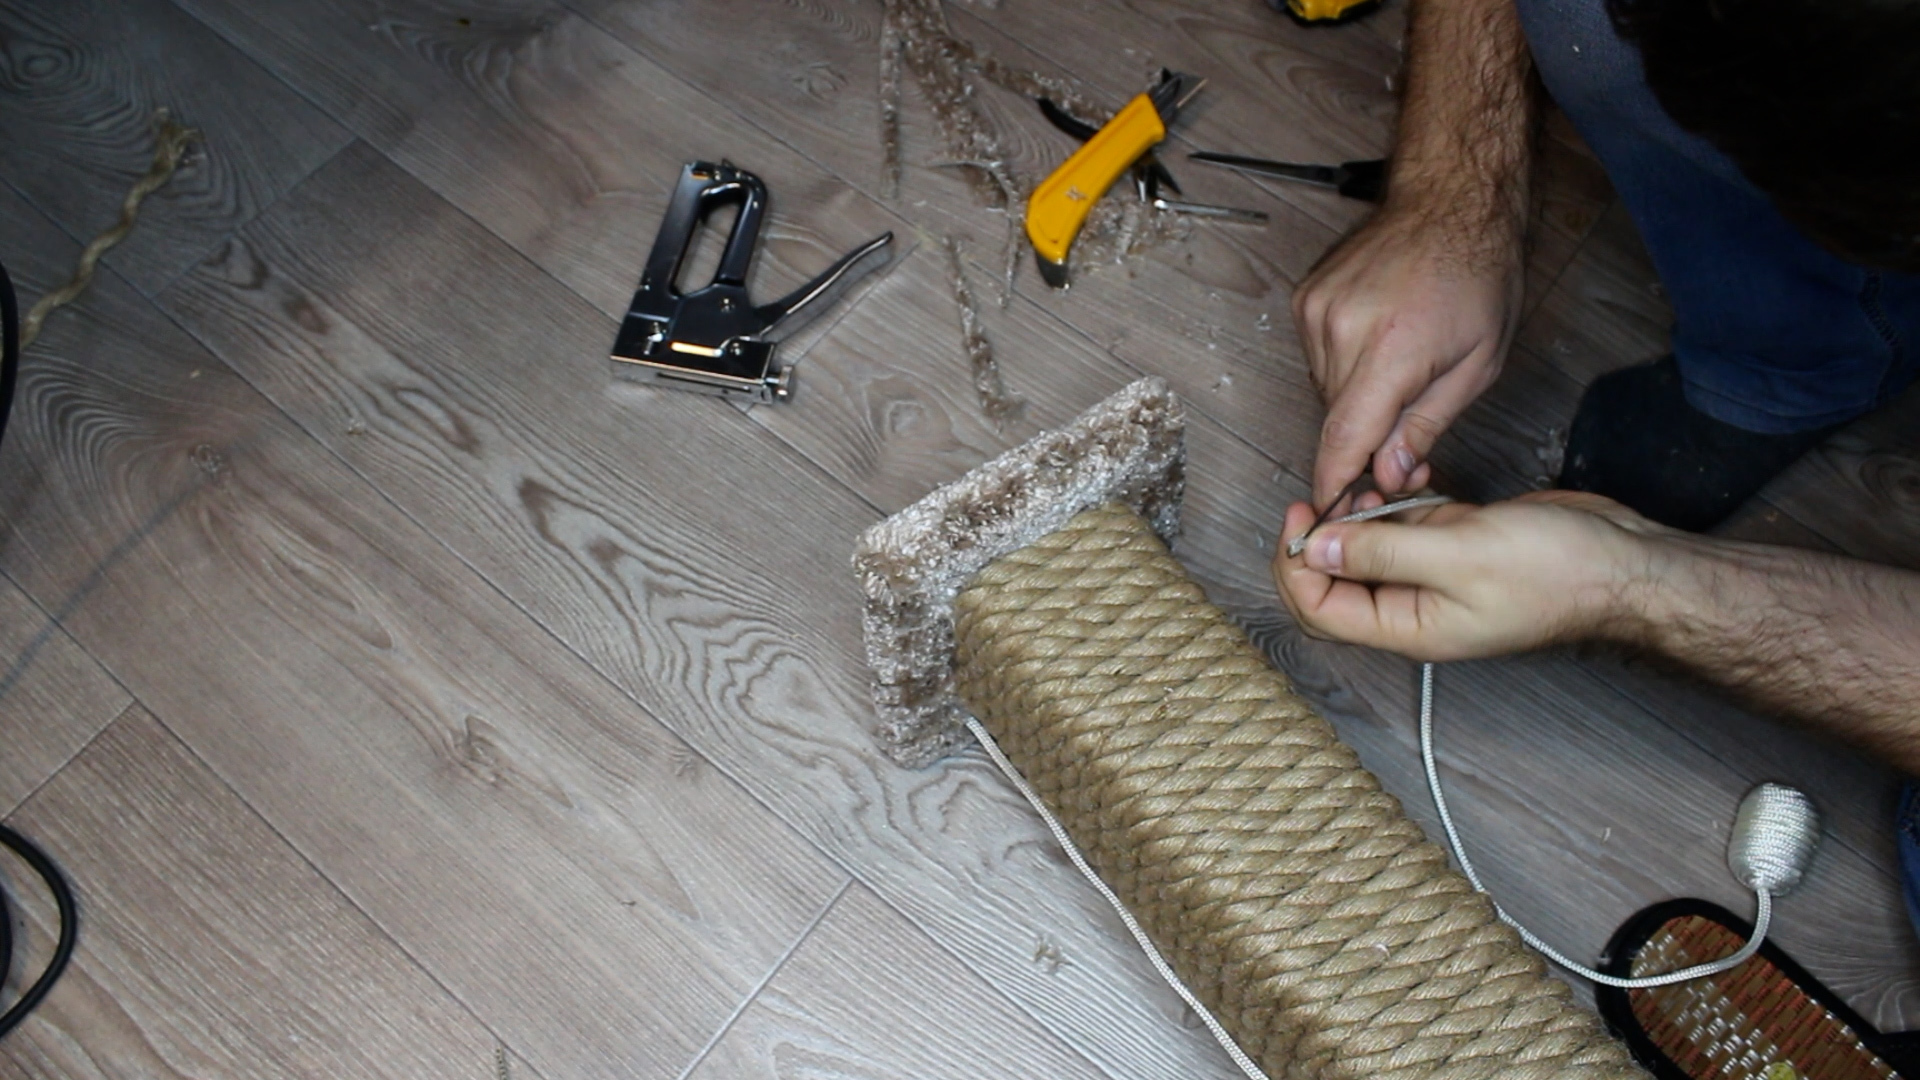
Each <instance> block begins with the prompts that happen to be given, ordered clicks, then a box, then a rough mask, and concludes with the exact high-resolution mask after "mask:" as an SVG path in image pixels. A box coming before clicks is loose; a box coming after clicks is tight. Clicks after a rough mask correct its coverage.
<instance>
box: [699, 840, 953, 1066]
mask: <svg viewBox="0 0 1920 1080" xmlns="http://www.w3.org/2000/svg"><path fill="white" fill-rule="evenodd" d="M816 850H817V849H816ZM842 869H843V871H844V869H845V868H844V867H843V868H842ZM855 880H856V879H855V877H854V876H853V875H852V874H850V873H849V874H847V879H846V880H845V881H842V882H841V883H840V887H839V888H838V889H836V890H834V893H833V895H832V896H831V897H829V898H828V899H827V902H826V903H824V904H822V905H820V910H819V911H817V912H815V913H814V916H813V918H812V919H811V920H810V921H809V922H808V923H807V925H806V926H805V927H803V928H802V929H801V931H800V934H799V936H798V937H796V938H794V939H793V944H791V945H788V946H787V950H786V951H785V952H783V953H781V954H780V958H779V959H778V960H775V961H774V962H773V966H772V967H770V968H768V969H767V973H766V975H764V976H762V977H761V979H760V981H759V983H757V984H755V986H754V988H753V989H752V990H750V991H748V992H747V996H746V997H744V998H742V999H740V1004H738V1005H736V1006H734V1008H733V1012H731V1013H729V1014H727V1018H726V1019H725V1020H723V1021H721V1022H720V1026H719V1028H717V1029H715V1031H714V1033H713V1036H712V1037H711V1038H709V1039H708V1040H707V1042H706V1045H704V1046H702V1047H701V1048H700V1051H699V1053H696V1054H694V1055H693V1060H692V1061H689V1062H687V1067H686V1068H684V1069H681V1070H680V1074H679V1075H678V1076H676V1077H675V1078H674V1080H687V1077H689V1076H692V1075H693V1071H694V1070H695V1069H697V1068H699V1067H700V1063H701V1062H702V1061H705V1060H706V1059H707V1055H708V1054H711V1053H712V1052H713V1048H714V1047H715V1046H718V1045H719V1044H720V1040H721V1039H724V1038H726V1036H727V1032H729V1031H731V1030H733V1025H734V1024H736V1023H738V1022H739V1020H740V1017H742V1016H744V1015H745V1014H746V1011H747V1009H748V1008H750V1007H751V1006H752V1005H753V1003H754V1001H755V1000H757V999H758V998H759V997H760V992H761V991H763V990H765V989H766V988H767V986H768V984H770V983H772V982H773V980H774V977H775V976H776V975H779V974H780V969H781V968H784V967H786V966H787V961H788V960H791V959H792V958H793V954H794V953H797V952H799V951H800V946H801V945H804V944H805V943H806V941H807V939H808V938H810V937H812V936H813V931H814V929H815V928H816V927H818V926H819V925H820V923H821V922H822V921H823V920H824V919H826V917H827V914H828V912H831V911H832V910H833V908H834V905H836V904H838V903H839V902H840V898H841V897H843V896H845V895H846V894H847V890H848V889H851V888H853V883H854V881H855ZM969 970H971V969H969Z"/></svg>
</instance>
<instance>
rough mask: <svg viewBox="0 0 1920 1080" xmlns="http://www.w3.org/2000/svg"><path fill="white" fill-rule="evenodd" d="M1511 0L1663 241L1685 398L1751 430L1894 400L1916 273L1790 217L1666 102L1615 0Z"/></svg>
mask: <svg viewBox="0 0 1920 1080" xmlns="http://www.w3.org/2000/svg"><path fill="white" fill-rule="evenodd" d="M1516 2H1517V5H1518V7H1519V11H1520V19H1521V23H1522V25H1523V26H1524V27H1525V29H1526V34H1527V41H1528V43H1529V44H1530V45H1531V46H1532V51H1533V59H1534V64H1535V66H1536V67H1538V68H1539V71H1540V76H1541V79H1542V80H1543V81H1544V82H1545V83H1546V85H1547V90H1548V91H1549V92H1550V93H1551V94H1552V95H1553V98H1554V100H1555V101H1556V102H1557V103H1558V104H1559V105H1560V107H1561V109H1563V110H1564V111H1565V112H1566V114H1567V116H1568V118H1569V119H1571V120H1572V121H1573V123H1574V125H1575V126H1576V127H1577V128H1579V130H1580V134H1581V136H1582V137H1584V138H1585V139H1586V141H1587V144H1588V145H1589V146H1591V147H1592V148H1593V151H1594V153H1595V154H1597V155H1599V158H1600V161H1601V164H1603V165H1604V166H1606V170H1607V175H1608V177H1609V178H1611V179H1612V181H1613V186H1614V189H1615V190H1616V191H1618V192H1619V194H1620V198H1621V201H1622V202H1623V203H1625V204H1626V208H1627V211H1628V212H1629V213H1630V214H1632V215H1633V220H1634V223H1635V224H1637V225H1638V226H1639V227H1640V236H1641V238H1642V239H1643V240H1644V241H1645V242H1646V245H1647V250H1648V251H1649V252H1650V253H1651V254H1652V256H1653V263H1654V267H1655V268H1656V269H1657V270H1658V271H1659V273H1660V280H1661V283H1662V284H1663V285H1664V286H1665V288H1666V292H1667V296H1668V298H1669V299H1670V300H1671V301H1672V303H1673V311H1674V327H1673V353H1674V358H1675V360H1676V361H1677V363H1678V365H1679V369H1680V376H1681V380H1682V385H1683V386H1684V388H1685V393H1686V396H1687V401H1688V403H1689V404H1691V405H1692V406H1693V407H1694V408H1696V409H1699V410H1700V411H1701V412H1704V413H1706V414H1707V415H1709V416H1712V417H1714V418H1715V419H1717V420H1721V421H1723V422H1725V423H1728V424H1732V425H1733V426H1735V427H1739V428H1744V429H1746V430H1748V431H1756V432H1761V433H1765V434H1787V433H1794V432H1803V431H1813V430H1816V429H1818V428H1822V427H1826V426H1829V425H1832V424H1838V423H1842V422H1844V421H1847V420H1851V419H1853V418H1854V417H1856V416H1859V415H1861V414H1863V413H1866V412H1868V411H1871V410H1872V409H1874V408H1877V407H1878V406H1880V405H1882V404H1885V403H1886V402H1887V401H1888V400H1889V399H1890V398H1891V397H1893V395H1895V394H1897V393H1898V392H1899V391H1900V390H1901V389H1903V388H1904V387H1905V386H1906V385H1907V384H1908V383H1909V382H1911V381H1912V380H1913V378H1914V376H1915V374H1916V373H1920V275H1915V274H1892V273H1881V272H1878V271H1874V270H1868V269H1865V268H1863V267H1859V266H1855V265H1853V264H1851V263H1848V262H1846V261H1844V260H1842V259H1840V258H1838V257H1836V256H1834V255H1831V254H1829V253H1827V251H1826V250H1825V249H1823V248H1821V247H1820V246H1818V245H1817V244H1815V243H1814V242H1813V241H1811V240H1809V239H1807V238H1806V237H1805V236H1803V235H1801V234H1800V232H1799V231H1798V230H1797V229H1795V228H1794V227H1793V226H1792V225H1790V224H1788V222H1787V221H1786V219H1785V218H1783V217H1781V216H1780V213H1779V212H1778V211H1777V210H1775V209H1774V208H1773V204H1772V202H1771V201H1769V200H1768V198H1767V197H1766V196H1765V195H1764V194H1762V193H1761V192H1760V191H1759V189H1757V188H1755V187H1754V186H1753V185H1752V184H1750V183H1748V182H1747V180H1746V177H1745V176H1743V175H1742V174H1741V172H1740V169H1739V167H1738V166H1736V165H1735V164H1734V163H1733V162H1732V161H1731V160H1729V159H1728V158H1727V157H1726V156H1725V155H1723V154H1721V153H1720V152H1719V151H1718V150H1715V149H1714V148H1713V146H1712V145H1711V144H1709V143H1708V142H1707V141H1706V140H1704V139H1701V138H1699V137H1697V136H1694V135H1690V134H1688V133H1687V132H1685V131H1683V130H1681V128H1680V127H1679V125H1677V124H1675V123H1674V122H1673V120H1672V119H1671V118H1670V117H1668V116H1667V114H1666V112H1665V110H1663V109H1662V108H1661V107H1660V103H1659V102H1658V101H1657V100H1656V99H1655V98H1654V96H1653V91H1652V90H1650V89H1649V88H1648V87H1647V83H1646V77H1645V75H1644V73H1643V71H1642V69H1641V66H1640V54H1639V51H1638V50H1637V49H1635V48H1634V46H1632V45H1631V44H1628V43H1627V42H1624V41H1622V40H1621V39H1620V38H1619V37H1618V36H1617V35H1616V34H1615V33H1614V31H1613V24H1612V22H1611V21H1610V20H1609V19H1608V17H1607V11H1606V0H1516ZM1649 359H1651V358H1649Z"/></svg>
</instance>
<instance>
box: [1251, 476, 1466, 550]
mask: <svg viewBox="0 0 1920 1080" xmlns="http://www.w3.org/2000/svg"><path fill="white" fill-rule="evenodd" d="M1379 490H1380V488H1379V485H1378V484H1376V483H1374V480H1373V473H1371V472H1363V473H1361V474H1360V475H1359V476H1356V477H1354V478H1353V480H1352V482H1351V483H1349V484H1348V485H1347V486H1346V487H1344V488H1342V489H1340V494H1338V495H1335V496H1334V497H1333V501H1332V502H1330V503H1328V504H1327V508H1326V509H1325V510H1322V511H1320V516H1318V517H1316V518H1314V519H1313V524H1311V525H1309V526H1307V531H1306V532H1303V533H1301V534H1300V535H1299V536H1296V537H1294V538H1293V539H1291V540H1289V541H1287V558H1289V559H1297V558H1299V557H1300V553H1301V552H1303V551H1305V550H1307V541H1308V540H1310V539H1312V538H1313V534H1314V533H1315V532H1317V531H1318V530H1319V528H1320V526H1322V525H1325V524H1327V523H1328V522H1329V521H1330V520H1336V519H1334V516H1333V514H1334V511H1336V510H1338V509H1340V507H1342V506H1351V505H1353V501H1354V500H1355V499H1358V498H1359V497H1360V496H1362V495H1365V494H1366V493H1367V492H1369V491H1379ZM1382 497H1383V498H1384V497H1385V495H1384V493H1383V494H1382ZM1452 501H1453V500H1452V499H1451V498H1449V497H1448V496H1445V495H1435V494H1428V495H1413V496H1409V497H1408V498H1405V499H1401V500H1399V501H1398V502H1388V503H1383V504H1381V505H1379V506H1376V507H1373V508H1372V509H1370V510H1356V511H1354V512H1353V513H1350V514H1347V515H1345V516H1343V517H1341V518H1338V519H1337V523H1338V524H1342V525H1344V524H1346V523H1348V522H1354V521H1372V520H1373V519H1374V518H1383V517H1388V516H1390V515H1392V514H1398V513H1400V512H1401V511H1402V510H1419V509H1421V508H1423V507H1428V506H1444V505H1446V504H1447V503H1450V502H1452Z"/></svg>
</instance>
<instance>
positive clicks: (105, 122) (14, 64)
mask: <svg viewBox="0 0 1920 1080" xmlns="http://www.w3.org/2000/svg"><path fill="white" fill-rule="evenodd" d="M0 37H4V39H5V40H6V42H7V47H6V49H5V52H4V59H0V72H3V73H4V79H5V81H4V86H5V99H4V102H0V140H5V142H6V144H7V147H8V152H7V154H6V156H5V158H4V159H3V160H0V178H4V179H5V180H6V181H7V182H8V183H10V184H12V185H14V187H16V188H18V189H19V190H20V191H21V192H23V193H24V194H25V195H26V196H27V198H28V199H30V200H32V202H33V203H34V204H35V205H37V206H38V207H40V208H41V209H42V210H44V211H45V212H46V213H47V214H49V215H50V216H52V217H53V219H54V220H56V221H58V222H59V223H60V225H61V226H62V227H63V228H65V229H66V231H67V232H68V233H69V234H71V235H72V236H74V237H75V238H77V239H80V240H82V241H85V240H91V239H92V238H93V236H94V235H95V234H96V233H98V232H100V231H101V230H102V229H105V228H106V227H107V226H108V225H111V224H112V223H113V221H114V218H115V216H116V215H117V214H118V213H119V212H120V201H121V199H123V198H125V196H126V193H127V189H128V188H129V187H131V186H132V184H133V182H134V180H135V179H137V178H138V177H139V176H140V175H141V174H143V173H145V172H146V171H147V166H148V165H149V164H150V163H151V162H152V161H153V123H152V120H153V113H154V110H155V109H158V108H163V107H164V108H167V109H169V110H171V111H172V114H173V116H174V118H175V119H177V120H179V121H181V122H182V123H185V124H187V125H189V126H198V127H199V128H201V129H202V131H203V133H204V135H205V139H204V140H203V141H202V142H201V143H200V144H199V145H197V146H195V147H194V148H193V149H192V150H191V151H190V153H189V155H188V157H187V159H186V161H185V162H184V163H183V164H182V165H181V167H180V170H179V171H178V172H176V173H175V174H174V177H173V179H172V180H171V181H170V182H169V183H168V184H167V186H166V187H165V188H163V189H161V190H160V191H159V192H157V193H155V194H154V195H153V196H152V197H151V199H150V200H149V201H148V202H147V205H146V210H145V216H144V217H143V218H142V220H141V224H140V228H138V229H137V230H135V231H134V233H133V234H132V235H131V236H129V237H128V238H127V240H126V241H125V242H124V243H122V244H121V245H120V246H119V247H118V248H116V249H114V250H113V251H112V252H111V253H109V254H108V255H107V257H106V264H107V265H108V266H111V267H114V268H115V269H117V270H119V271H121V272H122V273H123V274H125V275H126V276H127V278H128V279H129V280H131V281H132V282H133V283H134V284H135V285H136V286H137V287H139V288H140V289H141V290H142V291H144V292H147V293H152V292H154V291H157V290H158V289H160V288H161V287H162V286H164V285H165V284H166V283H167V282H168V281H171V280H172V279H173V277H174V275H175V274H177V273H179V272H180V270H181V269H182V268H184V267H185V266H187V265H188V264H189V263H191V262H193V261H194V260H195V259H198V258H199V257H200V256H201V255H202V254H204V253H205V252H206V250H207V249H208V248H210V247H212V246H213V244H214V243H215V242H216V241H217V240H219V238H220V237H222V236H225V235H226V234H227V233H228V232H230V231H232V230H233V229H234V228H235V227H236V226H238V225H239V224H241V223H242V222H244V221H246V220H247V219H248V218H251V217H252V216H253V215H254V214H255V213H257V212H259V210H260V208H261V207H263V206H265V205H267V204H268V203H271V202H272V201H273V200H274V199H276V198H278V197H279V196H280V194H281V193H282V192H284V191H285V190H287V189H288V188H289V187H292V186H293V185H294V184H295V183H297V182H298V181H299V180H300V178H301V177H303V176H305V175H307V174H308V173H309V172H312V171H313V169H314V168H315V167H316V166H318V165H319V164H320V162H322V161H325V160H326V159H327V158H329V157H331V156H332V155H333V154H334V153H335V152H336V151H338V150H339V149H340V147H342V146H344V145H345V144H346V140H347V137H348V136H347V133H346V132H345V131H343V130H342V129H341V128H340V126H339V125H337V124H335V123H333V122H332V121H331V120H328V119H327V118H326V117H325V116H324V115H322V114H321V113H320V112H319V110H317V109H315V108H314V107H313V106H312V105H310V104H308V103H307V102H305V101H303V100H301V99H300V98H299V96H297V95H296V94H294V93H293V91H292V90H290V89H288V87H287V86H286V85H285V84H284V83H281V82H280V81H278V80H276V79H274V78H272V77H271V76H269V75H268V74H267V73H266V72H264V71H262V70H261V69H260V68H259V67H258V66H257V65H255V64H254V63H253V62H252V61H250V60H248V59H247V58H246V57H245V56H243V55H242V54H241V53H239V52H238V51H237V50H235V49H234V48H233V47H232V46H231V45H228V44H227V43H226V42H224V41H221V40H220V38H219V37H218V36H216V35H215V34H213V33H212V32H211V31H209V30H208V29H207V28H206V27H204V26H202V25H200V24H199V23H197V22H195V21H194V20H193V19H192V18H190V17H188V16H187V15H186V14H184V13H182V12H181V11H180V10H179V9H178V8H176V7H174V6H173V4H171V3H169V2H168V0H61V2H60V3H57V4H25V5H21V4H10V5H6V6H4V7H0ZM63 280H64V278H63Z"/></svg>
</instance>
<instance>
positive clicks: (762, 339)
mask: <svg viewBox="0 0 1920 1080" xmlns="http://www.w3.org/2000/svg"><path fill="white" fill-rule="evenodd" d="M729 204H738V205H739V214H738V216H737V217H735V218H734V222H733V229H732V231H730V232H729V233H728V234H727V242H726V246H725V248H723V249H722V251H721V253H720V264H719V266H718V267H717V268H716V269H715V271H714V275H713V280H712V281H711V282H709V283H708V284H706V285H704V286H702V287H700V288H698V289H695V290H693V291H691V292H681V291H680V289H679V287H678V285H677V284H676V281H677V279H678V277H679V275H680V269H681V264H682V263H684V262H685V261H686V256H687V251H688V249H689V248H690V247H691V246H692V244H693V239H694V234H695V231H696V230H697V229H698V228H699V227H700V225H701V223H702V222H703V221H705V219H706V217H707V215H708V214H710V213H712V212H713V211H715V210H717V209H719V208H720V207H722V206H726V205H729ZM766 212H767V185H766V184H765V183H764V182H762V181H761V179H760V178H759V177H758V176H755V175H754V174H752V173H750V172H748V171H746V170H745V169H742V168H738V167H736V166H735V165H733V164H731V163H729V162H724V161H723V162H721V163H720V164H718V165H715V164H712V163H711V162H705V161H695V162H691V163H689V164H688V165H686V166H685V167H684V168H682V169H681V171H680V181H679V184H678V185H677V186H676V187H675V188H674V191H673V202H672V203H671V204H669V205H668V207H667V216H666V219H665V220H663V221H662V222H661V223H660V232H659V233H658V235H656V236H655V238H654V241H653V251H652V253H651V254H649V255H648V256H647V264H646V267H645V269H644V270H642V271H641V274H640V289H639V291H638V292H635V293H634V294H633V303H632V305H631V306H630V307H629V308H628V310H627V316H626V318H625V319H624V320H622V321H621V323H620V334H619V336H618V337H617V338H615V339H614V343H613V354H612V359H613V368H614V372H615V373H616V374H618V375H620V376H621V377H623V378H627V379H633V380H635V381H639V382H649V383H659V384H661V385H666V386H673V387H676V388H679V389H683V390H695V391H699V392H702V393H708V394H718V395H721V396H723V397H732V398H741V399H745V400H749V401H783V400H786V399H787V398H788V397H789V396H790V395H791V393H792V390H793V386H792V379H791V376H790V372H789V371H788V370H786V369H783V368H781V367H779V366H778V365H776V364H775V362H774V354H775V352H776V350H777V346H778V342H777V341H775V340H774V339H773V335H774V334H775V333H778V332H791V331H792V330H794V329H795V328H797V327H798V326H799V325H801V324H802V323H804V322H805V321H806V320H807V319H809V318H811V317H812V316H814V315H816V314H818V313H819V312H820V311H822V310H824V309H825V308H827V307H830V306H831V305H832V304H833V301H834V300H835V299H837V298H838V297H839V295H840V293H841V292H842V291H844V290H845V288H846V287H847V286H848V285H850V284H852V283H853V281H854V280H856V279H857V278H859V277H860V276H861V275H862V274H865V273H866V272H867V271H869V270H872V269H873V268H874V267H876V266H878V265H879V264H881V263H883V262H885V261H886V259H887V248H888V246H889V245H890V244H892V242H893V234H892V233H891V232H888V233H883V234H881V235H879V236H877V237H874V238H873V239H872V240H869V241H867V242H866V243H864V244H862V245H860V246H859V247H857V248H855V249H853V250H852V251H850V252H848V253H847V254H845V255H843V256H841V257H840V258H839V260H837V261H836V262H835V263H834V264H833V265H832V266H829V267H828V268H827V269H826V270H825V271H824V272H822V273H821V274H820V276H818V277H816V278H814V279H813V280H812V281H809V282H807V283H806V284H805V285H802V286H800V287H799V288H798V289H795V290H794V291H793V292H791V293H789V294H787V295H786V296H783V297H781V298H780V299H778V300H775V301H774V302H773V303H771V304H761V305H758V306H756V305H755V304H754V303H753V302H752V301H751V300H750V299H749V298H748V296H747V270H748V267H749V266H750V265H751V264H752V262H753V251H754V245H755V242H756V241H757V240H758V239H759V236H760V226H761V223H762V222H763V221H764V220H765V217H766Z"/></svg>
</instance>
